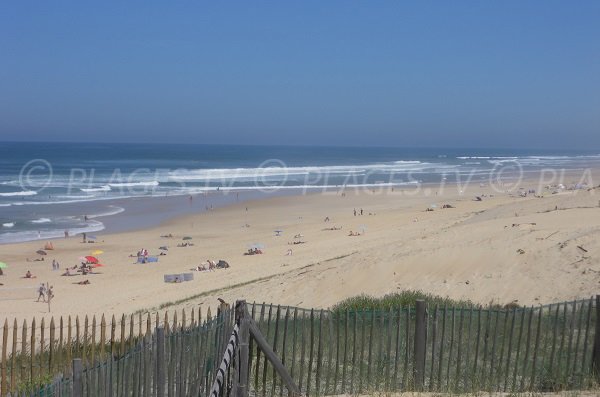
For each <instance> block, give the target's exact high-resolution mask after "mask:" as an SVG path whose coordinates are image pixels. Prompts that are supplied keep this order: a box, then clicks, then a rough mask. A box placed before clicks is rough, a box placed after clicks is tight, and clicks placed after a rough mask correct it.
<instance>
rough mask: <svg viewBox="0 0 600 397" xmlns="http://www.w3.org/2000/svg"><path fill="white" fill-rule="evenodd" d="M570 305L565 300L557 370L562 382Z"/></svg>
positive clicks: (559, 379)
mask: <svg viewBox="0 0 600 397" xmlns="http://www.w3.org/2000/svg"><path fill="white" fill-rule="evenodd" d="M568 306H569V304H568V303H567V302H565V303H564V304H563V319H562V324H563V326H562V332H561V336H560V347H559V349H558V360H557V362H558V371H557V375H558V379H557V380H558V381H559V382H561V383H562V381H563V379H562V372H563V358H564V354H565V339H566V335H567V322H568V320H567V310H568Z"/></svg>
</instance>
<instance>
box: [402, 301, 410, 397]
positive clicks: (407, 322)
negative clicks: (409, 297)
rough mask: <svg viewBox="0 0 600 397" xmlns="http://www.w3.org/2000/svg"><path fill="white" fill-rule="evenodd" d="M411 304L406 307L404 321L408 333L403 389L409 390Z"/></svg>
mask: <svg viewBox="0 0 600 397" xmlns="http://www.w3.org/2000/svg"><path fill="white" fill-rule="evenodd" d="M410 323H411V321H410V306H407V307H406V320H405V322H404V327H405V329H406V334H405V335H404V340H405V343H404V368H403V370H402V389H406V390H408V388H409V386H408V384H407V382H408V374H409V366H410V362H409V361H410Z"/></svg>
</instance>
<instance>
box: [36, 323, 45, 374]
mask: <svg viewBox="0 0 600 397" xmlns="http://www.w3.org/2000/svg"><path fill="white" fill-rule="evenodd" d="M45 330H46V322H45V319H44V317H42V321H41V322H40V352H39V354H38V358H39V364H38V368H39V369H38V373H39V376H40V377H42V376H43V375H44V374H45V370H44V367H45V365H44V352H45V351H46V335H45Z"/></svg>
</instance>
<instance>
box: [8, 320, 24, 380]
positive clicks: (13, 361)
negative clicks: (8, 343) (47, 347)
mask: <svg viewBox="0 0 600 397" xmlns="http://www.w3.org/2000/svg"><path fill="white" fill-rule="evenodd" d="M18 333H19V331H18V328H17V319H16V318H15V319H14V321H13V332H12V337H13V338H12V355H11V365H10V390H11V391H14V390H15V387H16V385H17V354H18V352H17V349H18V347H17V337H18ZM23 354H25V352H24V351H23V352H22V354H21V355H23Z"/></svg>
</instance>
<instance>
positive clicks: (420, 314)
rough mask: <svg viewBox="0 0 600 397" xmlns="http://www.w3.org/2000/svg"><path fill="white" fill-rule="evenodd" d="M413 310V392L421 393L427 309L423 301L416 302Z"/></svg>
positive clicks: (423, 373) (423, 374) (423, 377)
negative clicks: (414, 317) (414, 316)
mask: <svg viewBox="0 0 600 397" xmlns="http://www.w3.org/2000/svg"><path fill="white" fill-rule="evenodd" d="M415 309H416V310H415V315H416V319H415V346H414V347H415V355H414V357H415V358H414V363H413V365H414V367H413V375H414V382H415V390H416V391H423V385H424V381H425V354H426V352H425V347H426V346H425V344H426V341H427V308H426V306H425V301H424V300H417V301H416V308H415Z"/></svg>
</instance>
